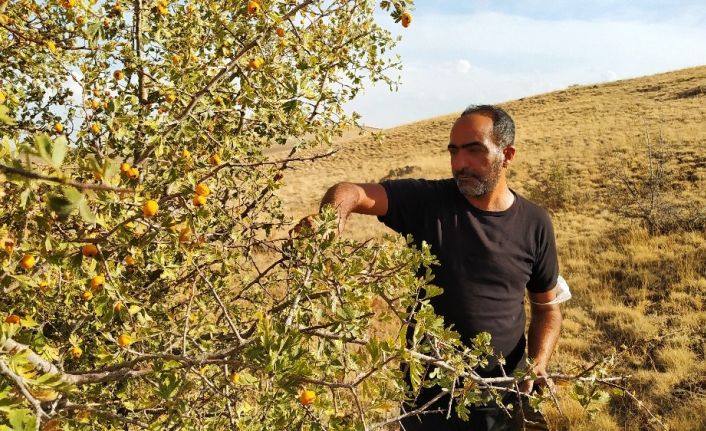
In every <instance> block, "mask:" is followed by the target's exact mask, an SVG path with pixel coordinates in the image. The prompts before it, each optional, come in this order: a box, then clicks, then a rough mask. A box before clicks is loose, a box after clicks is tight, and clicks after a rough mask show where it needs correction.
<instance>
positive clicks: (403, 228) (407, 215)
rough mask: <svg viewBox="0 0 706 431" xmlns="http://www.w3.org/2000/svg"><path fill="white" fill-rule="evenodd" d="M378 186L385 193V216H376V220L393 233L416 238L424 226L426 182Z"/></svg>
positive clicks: (402, 182)
mask: <svg viewBox="0 0 706 431" xmlns="http://www.w3.org/2000/svg"><path fill="white" fill-rule="evenodd" d="M380 184H381V185H382V186H383V187H384V188H385V192H386V193H387V214H385V215H384V216H378V220H380V221H381V222H382V223H384V224H385V225H386V226H387V227H389V228H390V229H392V230H394V231H395V232H399V233H401V234H403V235H407V234H412V236H414V237H415V238H416V237H417V236H418V235H417V234H418V231H419V229H420V228H421V227H422V226H423V225H424V213H425V211H424V208H425V206H428V205H429V196H428V195H429V191H430V187H429V186H428V184H427V181H424V180H411V179H402V180H391V181H383V182H382V183H380Z"/></svg>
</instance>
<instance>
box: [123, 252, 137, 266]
mask: <svg viewBox="0 0 706 431" xmlns="http://www.w3.org/2000/svg"><path fill="white" fill-rule="evenodd" d="M135 263H137V261H136V260H135V258H134V257H132V255H130V254H128V255H127V256H125V265H127V266H132V265H134V264H135Z"/></svg>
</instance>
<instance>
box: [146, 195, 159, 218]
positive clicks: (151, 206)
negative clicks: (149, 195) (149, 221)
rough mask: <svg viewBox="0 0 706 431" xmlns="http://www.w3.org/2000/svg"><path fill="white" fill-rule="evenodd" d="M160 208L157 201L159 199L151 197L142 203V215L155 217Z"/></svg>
mask: <svg viewBox="0 0 706 431" xmlns="http://www.w3.org/2000/svg"><path fill="white" fill-rule="evenodd" d="M158 209H159V204H158V203H157V201H153V200H151V199H150V200H148V201H147V202H145V203H144V204H143V205H142V215H144V216H145V217H147V218H150V217H154V215H155V214H157V210H158Z"/></svg>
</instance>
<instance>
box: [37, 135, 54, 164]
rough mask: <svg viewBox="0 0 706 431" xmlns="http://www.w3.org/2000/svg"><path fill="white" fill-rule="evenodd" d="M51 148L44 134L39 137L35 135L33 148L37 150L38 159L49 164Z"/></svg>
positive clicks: (47, 137) (49, 141) (49, 140)
mask: <svg viewBox="0 0 706 431" xmlns="http://www.w3.org/2000/svg"><path fill="white" fill-rule="evenodd" d="M51 147H52V145H51V139H49V136H47V135H46V134H44V133H42V134H41V135H37V136H36V137H35V138H34V148H35V149H36V150H37V154H39V157H41V158H42V159H44V160H45V161H47V162H49V163H51V162H52V158H51V151H52V148H51Z"/></svg>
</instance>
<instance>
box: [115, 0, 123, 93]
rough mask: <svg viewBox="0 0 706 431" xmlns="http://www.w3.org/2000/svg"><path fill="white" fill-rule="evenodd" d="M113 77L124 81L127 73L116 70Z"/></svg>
mask: <svg viewBox="0 0 706 431" xmlns="http://www.w3.org/2000/svg"><path fill="white" fill-rule="evenodd" d="M116 7H117V6H116ZM113 77H114V78H115V79H116V80H118V81H122V80H123V78H125V73H124V72H123V71H122V70H116V71H115V72H113Z"/></svg>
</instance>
